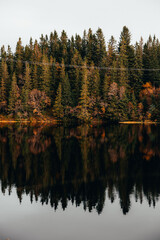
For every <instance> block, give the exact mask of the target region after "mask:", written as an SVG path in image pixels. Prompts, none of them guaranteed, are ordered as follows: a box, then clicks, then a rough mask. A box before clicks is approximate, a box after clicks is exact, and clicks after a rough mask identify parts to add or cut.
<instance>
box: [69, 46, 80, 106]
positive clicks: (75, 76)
mask: <svg viewBox="0 0 160 240" xmlns="http://www.w3.org/2000/svg"><path fill="white" fill-rule="evenodd" d="M71 65H73V66H75V67H73V68H71V69H70V70H69V80H70V86H71V92H72V100H73V104H74V106H77V105H78V100H79V97H80V89H81V79H82V72H81V69H80V68H77V67H76V66H82V58H81V56H80V54H79V53H78V51H77V50H75V53H74V56H73V58H72V60H71Z"/></svg>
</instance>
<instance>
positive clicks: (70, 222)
mask: <svg viewBox="0 0 160 240" xmlns="http://www.w3.org/2000/svg"><path fill="white" fill-rule="evenodd" d="M159 141H160V126H154V125H147V126H143V125H118V126H114V125H111V126H99V127H94V126H91V127H89V126H78V127H70V128H67V127H51V126H36V127H35V126H34V127H33V126H30V127H27V126H17V127H16V126H14V125H12V126H8V127H7V126H3V127H0V181H1V192H0V239H1V240H3V239H6V238H9V239H10V240H31V239H33V240H42V239H45V240H50V239H56V240H60V239H65V240H72V239H74V240H75V239H76V240H81V239H83V240H85V239H86V240H88V239H92V240H98V239H99V240H103V239H109V240H117V239H118V240H135V239H138V240H150V239H152V240H158V239H160V227H159V222H160V201H159V195H160V144H159Z"/></svg>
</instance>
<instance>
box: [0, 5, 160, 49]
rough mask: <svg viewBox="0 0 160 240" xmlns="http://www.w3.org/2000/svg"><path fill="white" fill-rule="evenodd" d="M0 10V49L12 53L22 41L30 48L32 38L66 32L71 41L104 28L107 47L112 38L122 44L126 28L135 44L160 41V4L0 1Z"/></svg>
mask: <svg viewBox="0 0 160 240" xmlns="http://www.w3.org/2000/svg"><path fill="white" fill-rule="evenodd" d="M0 10H1V11H0V46H1V45H3V44H4V45H5V46H7V45H8V44H9V45H11V47H12V49H13V50H14V47H15V45H16V42H17V40H18V38H19V37H21V38H22V42H23V44H27V43H28V42H29V39H30V37H31V36H32V37H33V39H35V38H36V39H39V37H40V35H41V34H42V33H43V34H44V35H45V34H50V32H51V31H54V30H57V32H58V33H59V34H60V33H61V31H62V30H63V29H64V30H65V31H66V32H67V34H68V36H69V37H70V36H71V35H75V33H78V34H80V35H81V36H82V34H83V30H84V29H87V30H88V28H90V27H91V28H92V29H93V31H96V30H97V28H98V27H101V28H102V30H103V33H104V35H105V39H106V43H107V42H108V40H109V38H110V37H111V35H113V36H114V37H115V38H116V40H119V36H120V32H121V30H122V27H123V26H124V25H126V26H127V27H128V28H129V30H130V31H131V34H132V43H135V42H136V41H139V39H140V37H141V36H142V37H143V38H144V41H146V40H147V38H148V36H149V34H151V35H154V34H155V35H156V36H157V37H158V38H160V26H159V23H160V0H134V1H133V0H110V1H108V0H98V1H95V0H81V1H76V0H43V1H42V0H25V1H24V0H0Z"/></svg>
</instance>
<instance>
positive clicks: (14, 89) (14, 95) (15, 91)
mask: <svg viewBox="0 0 160 240" xmlns="http://www.w3.org/2000/svg"><path fill="white" fill-rule="evenodd" d="M19 97H20V94H19V88H18V85H17V79H16V75H15V73H14V74H13V77H12V83H11V90H10V94H9V106H8V109H9V112H10V113H15V112H16V110H17V109H16V107H17V103H18V100H19Z"/></svg>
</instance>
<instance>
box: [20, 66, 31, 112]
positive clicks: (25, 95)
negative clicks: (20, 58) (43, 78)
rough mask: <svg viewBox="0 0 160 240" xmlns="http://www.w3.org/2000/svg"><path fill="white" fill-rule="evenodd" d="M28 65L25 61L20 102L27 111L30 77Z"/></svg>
mask: <svg viewBox="0 0 160 240" xmlns="http://www.w3.org/2000/svg"><path fill="white" fill-rule="evenodd" d="M30 72H31V71H30V67H29V64H28V63H26V69H25V77H24V80H25V82H24V86H23V88H22V103H23V106H24V110H26V111H28V99H29V93H30V91H31V77H30Z"/></svg>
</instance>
